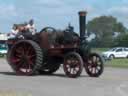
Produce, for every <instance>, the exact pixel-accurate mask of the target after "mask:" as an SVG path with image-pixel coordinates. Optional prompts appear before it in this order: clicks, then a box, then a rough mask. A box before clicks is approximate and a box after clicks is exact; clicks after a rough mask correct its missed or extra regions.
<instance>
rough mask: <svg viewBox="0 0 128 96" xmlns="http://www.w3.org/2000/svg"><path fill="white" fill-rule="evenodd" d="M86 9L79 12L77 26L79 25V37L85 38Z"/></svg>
mask: <svg viewBox="0 0 128 96" xmlns="http://www.w3.org/2000/svg"><path fill="white" fill-rule="evenodd" d="M86 14H87V12H86V11H80V12H79V27H80V39H81V40H84V39H85V30H86Z"/></svg>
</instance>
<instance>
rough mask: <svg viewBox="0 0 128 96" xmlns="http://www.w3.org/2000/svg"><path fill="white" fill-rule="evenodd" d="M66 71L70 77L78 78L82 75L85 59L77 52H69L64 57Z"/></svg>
mask: <svg viewBox="0 0 128 96" xmlns="http://www.w3.org/2000/svg"><path fill="white" fill-rule="evenodd" d="M63 68H64V72H65V74H66V75H67V76H68V77H71V78H76V77H78V76H80V74H81V72H82V69H83V60H82V58H81V56H80V55H79V54H78V53H76V52H70V53H68V54H67V55H66V56H65V58H64V64H63Z"/></svg>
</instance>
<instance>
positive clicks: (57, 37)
mask: <svg viewBox="0 0 128 96" xmlns="http://www.w3.org/2000/svg"><path fill="white" fill-rule="evenodd" d="M85 17H86V12H84V11H81V12H79V19H80V36H79V35H78V34H76V33H75V32H73V30H68V31H66V30H64V31H60V30H56V29H54V28H52V27H45V28H44V29H42V30H41V31H40V32H38V33H36V34H35V35H29V36H27V35H25V36H24V37H25V38H24V39H13V40H12V39H11V40H8V41H7V42H8V44H9V45H12V47H11V48H9V50H8V54H7V61H8V63H9V65H10V66H11V67H12V69H13V70H14V71H15V72H16V74H18V75H33V74H37V73H40V74H52V73H54V72H56V71H57V70H58V69H59V67H60V65H61V64H63V69H64V72H65V74H66V75H67V76H68V77H72V78H75V77H78V76H80V74H81V72H82V69H83V68H84V69H85V70H86V72H87V74H88V75H89V76H91V77H98V76H100V75H101V74H102V72H103V60H102V58H101V57H100V55H98V54H96V53H91V51H90V48H89V46H88V44H87V41H86V38H85V29H86V24H85V21H86V18H85ZM30 37H31V38H30Z"/></svg>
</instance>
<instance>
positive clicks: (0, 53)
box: [0, 43, 7, 57]
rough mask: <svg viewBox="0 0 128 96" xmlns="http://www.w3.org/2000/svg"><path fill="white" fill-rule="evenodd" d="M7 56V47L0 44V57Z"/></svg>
mask: <svg viewBox="0 0 128 96" xmlns="http://www.w3.org/2000/svg"><path fill="white" fill-rule="evenodd" d="M6 54H7V45H6V44H4V43H3V44H2V43H1V44H0V57H3V56H4V55H6Z"/></svg>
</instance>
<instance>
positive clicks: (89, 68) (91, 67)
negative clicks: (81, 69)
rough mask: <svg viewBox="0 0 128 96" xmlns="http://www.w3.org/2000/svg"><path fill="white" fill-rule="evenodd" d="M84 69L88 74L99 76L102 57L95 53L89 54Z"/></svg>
mask: <svg viewBox="0 0 128 96" xmlns="http://www.w3.org/2000/svg"><path fill="white" fill-rule="evenodd" d="M85 70H86V72H87V74H88V75H89V76H91V77H99V76H100V75H101V74H102V73H103V70H104V64H103V59H102V57H101V56H100V55H99V54H97V53H92V54H90V55H89V56H88V58H87V61H86V62H85Z"/></svg>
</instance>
